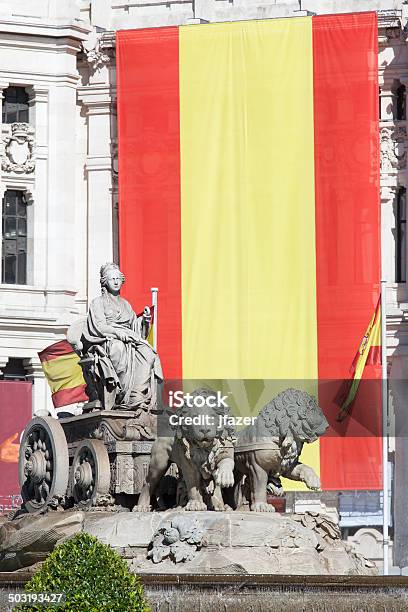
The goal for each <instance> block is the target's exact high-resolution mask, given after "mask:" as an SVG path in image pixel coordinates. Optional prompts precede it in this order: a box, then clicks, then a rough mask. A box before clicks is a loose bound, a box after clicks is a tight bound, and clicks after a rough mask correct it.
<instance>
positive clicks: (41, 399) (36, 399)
mask: <svg viewBox="0 0 408 612" xmlns="http://www.w3.org/2000/svg"><path fill="white" fill-rule="evenodd" d="M23 365H24V368H25V370H26V372H27V380H29V381H31V382H32V383H33V402H32V406H33V416H46V415H50V414H51V415H52V416H54V414H55V413H54V407H53V405H52V400H51V390H50V387H49V386H48V382H47V379H46V378H45V376H44V371H43V369H42V366H41V361H40V360H39V359H38V357H31V358H29V359H24V360H23Z"/></svg>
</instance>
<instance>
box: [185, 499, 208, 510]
mask: <svg viewBox="0 0 408 612" xmlns="http://www.w3.org/2000/svg"><path fill="white" fill-rule="evenodd" d="M184 510H187V511H188V512H202V511H203V510H207V506H206V504H205V503H204V502H203V501H198V500H196V499H190V500H189V501H188V502H187V504H186V506H185V508H184Z"/></svg>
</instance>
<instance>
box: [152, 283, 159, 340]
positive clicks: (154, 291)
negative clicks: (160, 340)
mask: <svg viewBox="0 0 408 612" xmlns="http://www.w3.org/2000/svg"><path fill="white" fill-rule="evenodd" d="M150 291H151V293H152V306H154V315H153V348H154V350H155V351H157V329H158V328H157V320H158V319H157V314H158V313H157V294H158V293H159V289H158V287H151V288H150Z"/></svg>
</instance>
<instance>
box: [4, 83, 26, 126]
mask: <svg viewBox="0 0 408 612" xmlns="http://www.w3.org/2000/svg"><path fill="white" fill-rule="evenodd" d="M3 97H4V99H3V117H2V121H3V123H15V122H21V123H28V94H27V92H26V90H25V89H24V87H7V89H5V90H4V96H3Z"/></svg>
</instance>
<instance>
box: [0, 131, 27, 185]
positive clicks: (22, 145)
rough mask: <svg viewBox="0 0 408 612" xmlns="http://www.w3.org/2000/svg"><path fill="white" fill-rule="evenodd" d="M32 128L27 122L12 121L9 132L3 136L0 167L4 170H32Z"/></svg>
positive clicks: (19, 172) (18, 172)
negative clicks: (2, 152)
mask: <svg viewBox="0 0 408 612" xmlns="http://www.w3.org/2000/svg"><path fill="white" fill-rule="evenodd" d="M33 134H34V129H33V128H32V127H31V126H30V125H29V124H28V123H12V124H11V133H10V134H9V135H6V136H5V137H3V145H4V154H3V157H2V160H1V167H2V169H3V170H4V171H5V172H16V173H17V174H28V173H30V172H34V169H35V159H34V137H33Z"/></svg>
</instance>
